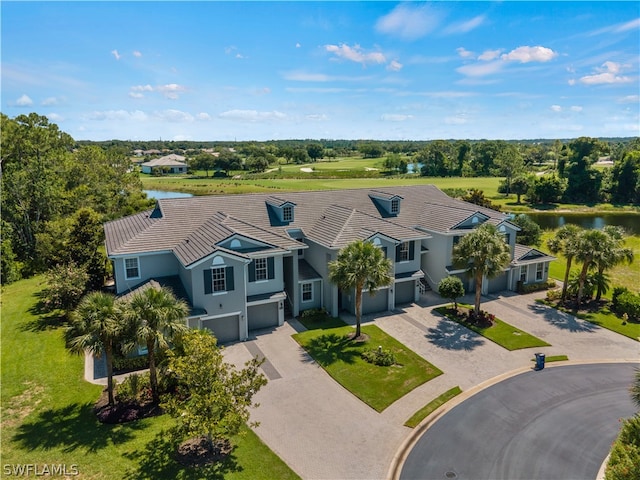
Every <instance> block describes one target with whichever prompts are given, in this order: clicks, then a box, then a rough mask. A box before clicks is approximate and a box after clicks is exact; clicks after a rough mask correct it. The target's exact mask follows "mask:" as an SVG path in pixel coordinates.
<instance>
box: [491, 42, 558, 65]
mask: <svg viewBox="0 0 640 480" xmlns="http://www.w3.org/2000/svg"><path fill="white" fill-rule="evenodd" d="M557 56H558V54H557V53H556V52H554V51H553V50H551V49H550V48H547V47H540V46H536V47H527V46H524V47H518V48H516V49H515V50H511V51H510V52H509V53H505V54H503V55H502V57H500V58H502V59H503V60H505V61H511V62H520V63H529V62H548V61H549V60H553V59H554V58H555V57H557Z"/></svg>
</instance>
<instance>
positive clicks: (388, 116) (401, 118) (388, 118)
mask: <svg viewBox="0 0 640 480" xmlns="http://www.w3.org/2000/svg"><path fill="white" fill-rule="evenodd" d="M380 119H381V120H383V121H385V122H405V121H407V120H411V119H413V115H401V114H395V113H385V114H383V115H381V116H380Z"/></svg>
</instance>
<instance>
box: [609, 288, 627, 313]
mask: <svg viewBox="0 0 640 480" xmlns="http://www.w3.org/2000/svg"><path fill="white" fill-rule="evenodd" d="M628 291H629V289H628V288H627V287H613V293H612V294H611V309H612V310H614V311H618V298H619V297H620V295H622V294H623V293H627V292H628Z"/></svg>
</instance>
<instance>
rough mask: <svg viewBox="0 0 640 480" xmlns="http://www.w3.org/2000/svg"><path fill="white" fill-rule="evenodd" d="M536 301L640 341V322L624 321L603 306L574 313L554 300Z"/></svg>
mask: <svg viewBox="0 0 640 480" xmlns="http://www.w3.org/2000/svg"><path fill="white" fill-rule="evenodd" d="M538 302H540V303H543V304H544V305H548V306H550V307H553V308H557V309H558V310H561V311H563V312H565V313H569V314H571V315H575V316H577V317H578V318H580V319H582V320H586V321H587V322H590V323H593V324H595V325H598V326H599V327H602V328H606V329H607V330H611V331H613V332H616V333H619V334H620V335H624V336H625V337H629V338H631V339H632V340H635V341H637V342H640V323H637V322H632V321H627V322H625V321H624V320H623V319H622V318H620V317H618V316H617V315H616V314H615V313H613V312H612V311H611V310H609V308H607V307H603V308H602V309H601V310H600V311H598V312H585V311H580V312H577V313H576V312H575V311H574V310H571V309H570V308H565V307H562V306H560V305H558V304H557V303H555V302H554V303H551V302H549V301H547V300H538Z"/></svg>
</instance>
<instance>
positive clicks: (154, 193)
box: [143, 190, 193, 200]
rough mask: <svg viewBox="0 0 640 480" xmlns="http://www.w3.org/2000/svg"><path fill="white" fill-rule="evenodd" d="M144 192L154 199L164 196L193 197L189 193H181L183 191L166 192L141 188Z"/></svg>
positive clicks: (163, 197)
mask: <svg viewBox="0 0 640 480" xmlns="http://www.w3.org/2000/svg"><path fill="white" fill-rule="evenodd" d="M143 192H144V193H146V194H147V197H149V198H153V199H155V200H162V199H165V198H188V197H193V195H192V194H191V193H183V192H168V191H164V190H143Z"/></svg>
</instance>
